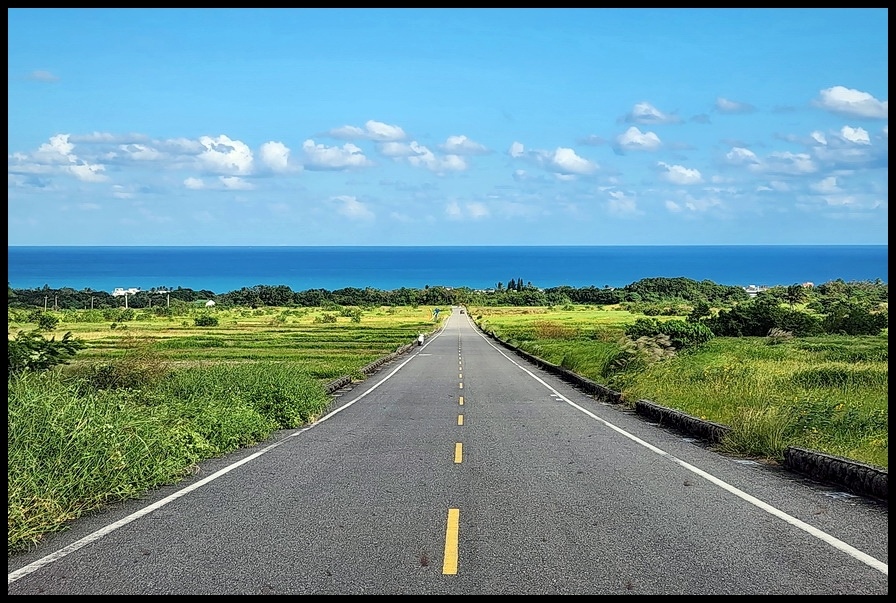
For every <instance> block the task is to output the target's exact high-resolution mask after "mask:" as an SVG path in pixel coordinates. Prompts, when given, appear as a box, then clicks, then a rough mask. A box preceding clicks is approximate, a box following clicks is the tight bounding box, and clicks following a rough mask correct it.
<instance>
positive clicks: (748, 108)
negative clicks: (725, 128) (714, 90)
mask: <svg viewBox="0 0 896 603" xmlns="http://www.w3.org/2000/svg"><path fill="white" fill-rule="evenodd" d="M755 110H756V107H754V106H753V105H750V104H748V103H741V102H739V101H733V100H730V99H727V98H723V97H721V96H720V97H719V98H717V99H716V111H718V112H719V113H753V112H754V111H755Z"/></svg>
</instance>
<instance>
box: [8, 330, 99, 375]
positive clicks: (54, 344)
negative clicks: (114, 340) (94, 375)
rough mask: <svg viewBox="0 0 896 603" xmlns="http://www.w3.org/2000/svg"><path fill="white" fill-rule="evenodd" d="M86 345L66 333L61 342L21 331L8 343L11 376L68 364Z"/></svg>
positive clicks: (38, 334)
mask: <svg viewBox="0 0 896 603" xmlns="http://www.w3.org/2000/svg"><path fill="white" fill-rule="evenodd" d="M84 347H85V344H84V342H83V341H81V340H80V339H76V338H74V337H72V334H71V333H70V332H69V333H66V334H65V335H63V337H62V340H61V341H56V338H55V337H53V338H51V339H44V337H43V336H42V335H41V334H40V333H38V332H37V331H19V332H18V333H17V334H16V336H15V338H13V339H10V340H8V341H7V343H6V352H7V358H8V360H9V375H14V374H19V373H22V372H25V371H45V370H47V369H49V368H51V367H54V366H56V365H59V364H68V361H69V359H70V358H72V357H74V355H75V353H76V352H77V351H78V350H80V349H83V348H84Z"/></svg>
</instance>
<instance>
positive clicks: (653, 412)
mask: <svg viewBox="0 0 896 603" xmlns="http://www.w3.org/2000/svg"><path fill="white" fill-rule="evenodd" d="M474 324H476V323H475V321H474ZM476 326H477V328H479V329H480V330H481V331H482V332H483V333H484V334H485V335H487V336H488V337H491V338H492V339H494V340H495V341H496V342H498V343H500V344H501V345H502V346H504V347H505V348H507V349H509V350H511V351H513V352H515V353H516V354H517V355H519V356H521V357H523V358H525V359H526V360H528V361H529V362H531V363H532V364H534V365H535V366H537V367H539V368H541V369H543V370H545V371H548V372H550V373H553V374H555V375H557V376H558V377H560V378H562V379H563V380H564V381H567V382H568V383H572V384H573V385H575V386H576V387H578V388H579V389H581V390H582V391H584V392H586V393H588V394H591V395H593V396H594V397H595V398H596V399H597V400H600V401H602V402H608V403H612V404H619V403H621V402H622V394H621V393H620V392H617V391H613V390H611V389H609V388H607V387H606V386H603V385H600V384H598V383H595V382H593V381H591V380H589V379H586V378H585V377H582V376H581V375H577V374H575V373H573V372H572V371H570V370H567V369H565V368H563V367H561V366H557V365H556V364H551V363H550V362H547V361H545V360H543V359H541V358H538V357H536V356H533V355H532V354H529V353H528V352H524V351H523V350H521V349H519V348H518V347H516V346H514V345H511V344H509V343H507V342H505V341H502V340H501V339H499V338H498V337H496V336H495V334H494V333H490V332H488V331H485V330H483V329H481V327H479V325H476ZM635 412H636V413H637V414H638V415H640V416H642V417H644V418H645V419H648V420H651V421H655V422H657V423H658V424H659V425H660V426H663V427H671V428H673V429H675V430H676V431H679V432H681V433H684V434H687V435H689V436H693V437H696V438H699V439H701V440H704V441H706V442H708V443H710V444H717V443H718V442H720V441H722V439H723V438H724V437H725V436H726V435H727V434H728V432H729V431H731V428H730V427H728V426H726V425H720V424H718V423H713V422H711V421H704V420H703V419H698V418H696V417H692V416H690V415H688V414H685V413H683V412H681V411H679V410H675V409H671V408H665V407H663V406H660V405H659V404H656V403H654V402H651V401H650V400H638V401H637V402H636V403H635ZM783 467H784V468H786V469H788V470H790V471H793V472H795V473H799V474H802V475H805V476H806V477H808V478H810V479H812V480H815V481H816V482H819V483H822V484H828V485H833V486H836V487H839V488H844V489H845V490H848V491H849V492H852V493H853V494H857V495H859V496H866V497H870V498H877V499H880V500H883V501H888V502H889V485H888V482H889V472H888V470H887V469H885V468H883V467H875V466H873V465H867V464H865V463H860V462H858V461H853V460H850V459H845V458H841V457H837V456H833V455H830V454H825V453H822V452H816V451H813V450H806V449H803V448H794V447H788V448H787V449H785V450H784V462H783Z"/></svg>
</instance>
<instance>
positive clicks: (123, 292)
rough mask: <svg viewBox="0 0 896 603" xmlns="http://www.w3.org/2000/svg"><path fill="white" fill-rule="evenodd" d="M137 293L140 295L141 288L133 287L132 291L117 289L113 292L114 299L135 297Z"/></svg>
mask: <svg viewBox="0 0 896 603" xmlns="http://www.w3.org/2000/svg"><path fill="white" fill-rule="evenodd" d="M135 293H140V287H131V288H130V289H124V288H122V287H116V288H115V289H113V290H112V296H113V297H121V296H122V295H134V294H135Z"/></svg>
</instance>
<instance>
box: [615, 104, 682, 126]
mask: <svg viewBox="0 0 896 603" xmlns="http://www.w3.org/2000/svg"><path fill="white" fill-rule="evenodd" d="M623 120H624V121H626V122H628V123H636V124H676V123H679V122H680V121H681V119H680V118H679V117H678V116H676V115H670V114H668V113H663V112H662V111H660V110H659V109H657V108H656V107H654V106H653V105H651V104H650V103H637V104H636V105H635V106H634V107H633V108H632V110H631V111H629V112H628V113H627V114H626V115H625V117H624V118H623Z"/></svg>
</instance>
